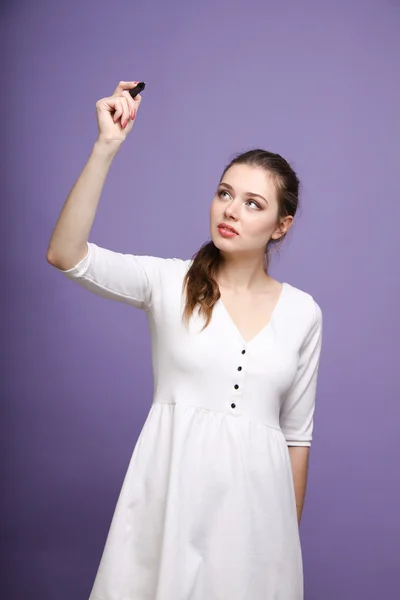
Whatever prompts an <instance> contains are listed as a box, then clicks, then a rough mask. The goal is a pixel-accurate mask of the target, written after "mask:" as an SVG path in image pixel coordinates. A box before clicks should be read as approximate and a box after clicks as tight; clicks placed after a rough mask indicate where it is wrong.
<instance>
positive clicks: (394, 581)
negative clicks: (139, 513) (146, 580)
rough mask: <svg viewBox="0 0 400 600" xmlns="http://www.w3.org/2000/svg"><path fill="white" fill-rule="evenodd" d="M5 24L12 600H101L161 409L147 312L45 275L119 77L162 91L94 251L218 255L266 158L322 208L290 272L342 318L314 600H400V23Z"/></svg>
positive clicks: (140, 124) (316, 495) (188, 13)
mask: <svg viewBox="0 0 400 600" xmlns="http://www.w3.org/2000/svg"><path fill="white" fill-rule="evenodd" d="M277 4H278V6H277ZM1 10H2V21H1V26H2V27H1V29H2V31H1V49H2V51H3V52H2V55H3V56H4V53H7V58H8V66H7V72H6V74H5V79H3V83H4V84H5V85H4V87H3V94H2V99H1V102H2V111H1V113H2V117H3V126H2V128H3V131H2V133H3V153H2V155H3V159H2V182H1V185H2V200H1V204H2V220H1V221H2V222H1V230H2V231H1V240H2V245H3V252H2V261H1V262H2V265H1V269H2V281H3V284H4V283H5V285H4V286H3V294H2V316H3V317H4V324H3V327H2V331H3V335H2V341H3V344H2V346H3V354H2V355H3V361H2V369H5V372H3V377H2V380H1V381H2V389H3V393H2V409H3V410H2V413H3V418H2V425H3V436H2V443H3V445H4V447H3V452H2V456H3V481H4V482H5V485H4V486H3V487H4V491H3V493H2V504H3V509H2V513H1V514H2V541H3V549H4V550H3V551H4V557H5V561H6V562H5V564H6V565H7V568H6V569H5V573H4V574H3V575H5V585H4V587H3V589H6V590H7V595H6V596H5V597H7V599H8V600H14V599H16V600H17V599H18V600H20V599H26V598H34V599H35V600H36V598H37V599H39V598H40V600H54V598H57V600H71V598H73V599H78V598H83V599H84V598H86V597H87V596H88V594H89V591H90V588H91V585H92V583H93V579H94V576H95V572H96V569H97V566H98V562H99V559H100V556H101V552H102V549H103V545H104V542H105V537H106V535H107V531H108V527H109V525H110V521H111V517H112V513H113V509H114V507H115V503H116V501H117V497H118V494H119V490H120V487H121V484H122V480H123V477H124V474H125V470H126V468H127V466H128V461H129V459H130V456H131V453H132V451H133V447H134V445H135V442H136V439H137V436H138V434H139V431H140V429H141V427H142V425H143V422H144V420H145V418H146V415H147V412H148V410H149V408H150V404H151V400H152V372H151V364H150V347H149V338H148V334H147V323H146V320H145V316H144V314H143V313H141V312H139V311H135V310H134V309H131V308H128V307H127V306H124V305H120V304H117V303H112V302H110V301H107V300H104V299H101V298H98V297H96V296H94V295H92V294H89V293H88V292H87V291H85V290H83V289H81V288H80V287H79V286H77V285H75V284H74V283H72V282H70V281H68V280H67V279H66V278H64V277H63V276H62V275H61V274H60V273H58V272H57V271H56V270H55V269H52V268H51V267H50V266H49V265H48V264H47V263H46V259H45V254H46V248H47V244H48V241H49V237H50V235H51V231H52V228H53V227H54V224H55V221H56V219H57V216H58V214H59V212H60V210H61V208H62V204H63V202H64V200H65V197H66V196H67V194H68V192H69V190H70V188H71V186H72V185H73V183H74V181H75V180H76V178H77V176H78V174H79V172H80V171H81V169H82V168H83V166H84V164H85V162H86V160H87V158H88V156H89V153H90V151H91V148H92V145H93V143H94V141H95V139H96V134H97V126H96V119H95V102H96V100H97V99H98V98H100V97H103V96H106V95H109V94H110V93H112V91H113V89H114V87H115V86H116V84H117V83H118V81H119V80H120V79H136V80H140V79H144V80H146V81H147V88H146V91H145V92H144V94H143V103H142V106H141V110H140V113H139V118H138V121H137V122H136V124H135V127H134V129H133V131H132V134H131V136H130V137H129V139H128V141H127V142H126V144H125V146H124V147H123V148H122V149H121V151H120V153H119V154H118V156H117V158H116V160H115V163H114V164H113V166H112V169H111V172H110V175H109V177H108V180H107V183H106V186H105V190H104V194H103V197H102V200H101V202H100V208H99V212H98V215H97V218H96V221H95V224H94V227H93V230H92V235H91V240H92V241H94V242H96V243H98V244H100V245H103V246H106V247H109V248H111V249H114V250H117V251H121V252H133V253H137V254H152V255H159V256H179V257H184V258H187V257H189V256H191V255H192V254H193V253H194V252H195V251H196V250H197V248H198V247H199V246H200V245H201V243H202V242H203V241H205V239H207V238H208V208H209V203H210V201H211V199H212V196H213V193H214V189H215V186H216V184H217V180H218V177H219V175H220V173H221V170H222V168H223V166H224V165H225V164H226V162H228V160H229V159H230V157H231V156H232V154H233V153H235V152H237V151H242V150H245V149H248V148H251V147H254V146H261V147H265V148H268V149H271V150H274V151H277V152H280V153H282V154H283V155H284V156H285V157H286V158H288V159H289V160H290V161H291V162H292V163H293V164H294V166H295V167H296V168H297V170H298V172H299V175H300V177H301V179H302V182H303V195H302V201H303V208H302V211H301V214H300V217H299V220H298V222H297V225H296V226H295V227H294V230H293V234H292V236H291V238H290V240H289V242H288V243H287V244H286V246H285V247H284V249H282V251H281V254H280V257H279V258H277V259H276V260H275V262H274V265H273V269H272V273H273V275H274V276H275V277H277V278H278V279H281V280H285V281H289V282H290V283H292V284H293V285H296V286H298V287H301V288H302V289H304V290H306V291H309V292H310V293H312V294H313V295H314V296H315V298H316V299H317V301H318V302H319V303H320V305H321V307H322V309H323V311H324V317H325V328H324V348H323V355H322V360H321V370H320V384H319V393H318V400H317V402H318V405H317V413H316V421H315V438H314V442H313V447H312V452H311V463H310V474H309V487H308V495H307V502H306V506H305V510H304V516H303V522H302V525H301V536H302V543H303V552H304V566H305V584H306V599H307V600H321V599H323V600H339V599H340V600H358V599H360V600H361V599H362V600H376V599H377V598H380V599H381V598H394V597H397V594H398V589H399V585H398V572H399V568H400V564H399V562H400V561H399V540H400V519H399V493H400V481H399V479H400V469H399V466H398V465H399V458H400V456H399V444H398V439H399V420H400V407H399V393H398V383H397V377H396V370H397V368H398V362H399V358H400V355H399V350H398V340H399V337H400V322H399V316H398V307H399V293H400V285H399V269H398V253H399V250H400V245H399V237H398V236H399V233H398V232H399V228H398V219H399V217H400V208H399V196H398V172H399V166H398V165H399V158H400V146H399V140H400V125H399V123H400V121H399V117H398V115H399V101H400V93H399V87H400V85H399V75H398V68H396V66H398V59H399V56H400V36H399V31H400V3H399V2H398V1H395V0H392V1H390V0H387V1H384V0H380V1H379V0H376V1H375V2H373V1H371V2H362V1H361V0H359V1H353V2H350V3H347V2H344V1H342V0H341V1H339V2H338V1H337V0H336V2H331V3H329V2H319V1H317V0H314V1H311V0H309V1H306V2H301V3H300V2H296V1H295V0H284V1H282V2H280V3H276V2H268V1H265V0H264V1H261V0H259V1H254V0H253V1H252V0H247V2H227V1H226V2H220V1H216V0H207V1H203V2H202V3H196V4H194V3H192V2H185V1H184V0H181V1H180V2H168V3H164V2H162V1H161V0H158V2H151V1H147V2H144V1H143V2H123V1H121V0H114V3H111V4H110V3H109V2H105V1H104V0H98V1H97V2H83V1H78V0H72V1H69V2H64V3H59V2H57V1H55V0H54V1H53V2H50V1H49V0H47V1H42V2H41V3H40V5H39V4H37V3H28V2H22V1H20V2H13V3H12V5H11V3H5V4H2V9H1ZM5 340H6V343H4V342H5Z"/></svg>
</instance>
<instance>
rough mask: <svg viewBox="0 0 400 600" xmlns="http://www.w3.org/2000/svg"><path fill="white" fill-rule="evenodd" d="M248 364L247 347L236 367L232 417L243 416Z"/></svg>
mask: <svg viewBox="0 0 400 600" xmlns="http://www.w3.org/2000/svg"><path fill="white" fill-rule="evenodd" d="M246 364H247V347H246V346H243V347H242V349H241V351H240V354H238V357H237V363H236V367H235V373H234V375H233V378H232V379H233V384H232V395H231V404H230V412H231V414H232V415H235V416H236V417H239V416H240V415H241V414H242V396H243V391H244V390H243V387H244V380H245V374H246Z"/></svg>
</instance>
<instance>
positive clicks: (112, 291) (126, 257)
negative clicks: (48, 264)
mask: <svg viewBox="0 0 400 600" xmlns="http://www.w3.org/2000/svg"><path fill="white" fill-rule="evenodd" d="M168 260H169V259H164V258H159V257H153V256H136V255H133V254H121V253H120V252H114V251H112V250H108V249H107V248H101V247H100V246H97V245H96V244H94V243H92V242H88V251H87V254H86V256H85V257H84V258H83V259H82V260H81V261H80V262H79V263H78V264H77V265H75V266H74V267H72V268H71V269H67V270H62V269H58V270H59V271H61V272H62V273H63V274H64V275H65V276H66V277H68V278H70V279H72V280H74V281H76V282H77V283H78V284H79V285H81V286H82V287H84V288H86V289H87V290H89V291H91V292H93V293H95V294H97V295H99V296H103V297H104V298H109V299H111V300H116V301H118V302H124V303H126V304H130V305H132V306H134V307H136V308H141V309H143V310H146V311H147V310H150V308H151V303H152V291H153V289H154V285H156V284H157V279H159V274H160V272H161V270H162V265H163V264H164V263H165V262H167V261H168Z"/></svg>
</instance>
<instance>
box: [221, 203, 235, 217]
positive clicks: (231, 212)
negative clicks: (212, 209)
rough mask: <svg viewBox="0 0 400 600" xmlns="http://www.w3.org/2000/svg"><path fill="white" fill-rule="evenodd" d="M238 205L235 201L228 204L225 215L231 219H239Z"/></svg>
mask: <svg viewBox="0 0 400 600" xmlns="http://www.w3.org/2000/svg"><path fill="white" fill-rule="evenodd" d="M237 210H238V209H237V205H236V204H235V202H231V203H230V204H227V206H226V207H225V210H224V215H225V216H226V217H228V218H229V219H235V220H237Z"/></svg>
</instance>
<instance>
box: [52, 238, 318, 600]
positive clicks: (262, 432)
mask: <svg viewBox="0 0 400 600" xmlns="http://www.w3.org/2000/svg"><path fill="white" fill-rule="evenodd" d="M190 264H191V261H190V260H186V261H185V260H180V259H165V258H157V257H149V256H133V255H127V254H120V253H117V252H113V251H110V250H107V249H104V248H100V247H99V246H97V245H96V244H93V243H89V244H88V254H87V256H86V257H85V258H84V259H83V260H82V261H81V262H80V263H79V264H77V265H76V266H75V267H74V268H72V269H69V270H67V271H62V273H64V274H65V275H66V276H67V277H70V278H71V279H73V280H75V281H77V282H78V283H79V284H81V285H82V286H84V287H85V288H87V289H88V290H90V291H92V292H94V293H96V294H99V295H100V296H104V297H106V298H110V299H113V300H117V301H121V302H126V303H128V304H131V305H132V306H134V307H137V308H141V309H143V310H145V311H146V313H147V316H148V322H149V329H150V335H151V343H152V361H153V372H154V398H153V401H152V404H151V407H150V409H149V414H148V416H147V419H146V422H145V424H144V426H143V429H142V431H141V433H140V436H139V439H138V441H137V444H136V446H135V448H134V450H133V454H132V458H131V460H130V463H129V467H128V471H127V473H126V477H125V479H124V483H123V486H122V489H121V492H120V496H119V499H118V502H117V505H116V508H115V512H114V516H113V519H112V523H111V526H110V530H109V534H108V537H107V540H106V544H105V548H104V552H103V555H102V558H101V562H100V565H99V568H98V572H97V576H96V578H95V581H94V585H93V589H92V592H91V595H90V599H89V600H302V598H303V570H302V556H301V546H300V539H299V531H298V524H297V516H296V505H295V496H294V486H293V476H292V471H291V464H290V458H289V452H288V445H289V446H290V445H293V446H310V442H311V439H312V428H313V413H314V405H315V393H316V386H317V374H318V366H319V358H320V349H321V332H322V314H321V310H320V307H319V306H318V304H317V303H316V302H315V301H314V299H313V298H312V296H310V295H309V294H307V293H305V292H303V291H301V290H299V289H298V288H295V287H293V286H291V285H290V284H288V283H284V284H283V288H282V293H281V296H280V298H279V300H278V303H277V305H276V307H275V310H274V312H273V315H272V317H271V319H270V322H269V323H268V325H267V326H265V327H264V328H263V329H262V330H261V331H260V332H259V333H258V334H257V335H256V336H255V337H254V338H253V339H252V340H251V341H250V342H248V343H246V342H245V341H243V339H242V337H241V335H240V333H239V331H238V329H237V328H236V326H235V325H234V323H233V321H232V319H231V318H230V316H229V314H228V312H227V310H226V308H225V307H224V305H223V303H222V301H221V300H220V301H218V302H217V304H216V306H215V307H214V311H213V316H212V320H211V323H210V325H209V326H208V327H207V328H206V329H205V330H204V331H203V332H200V330H201V327H202V326H203V323H204V322H203V321H202V320H201V319H200V317H199V316H198V315H197V314H195V316H194V317H193V319H192V322H191V324H190V326H189V328H188V329H187V328H185V325H184V324H183V322H182V309H183V306H184V298H183V296H182V293H181V290H182V281H183V277H184V275H185V273H186V271H187V269H188V268H189V266H190Z"/></svg>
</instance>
